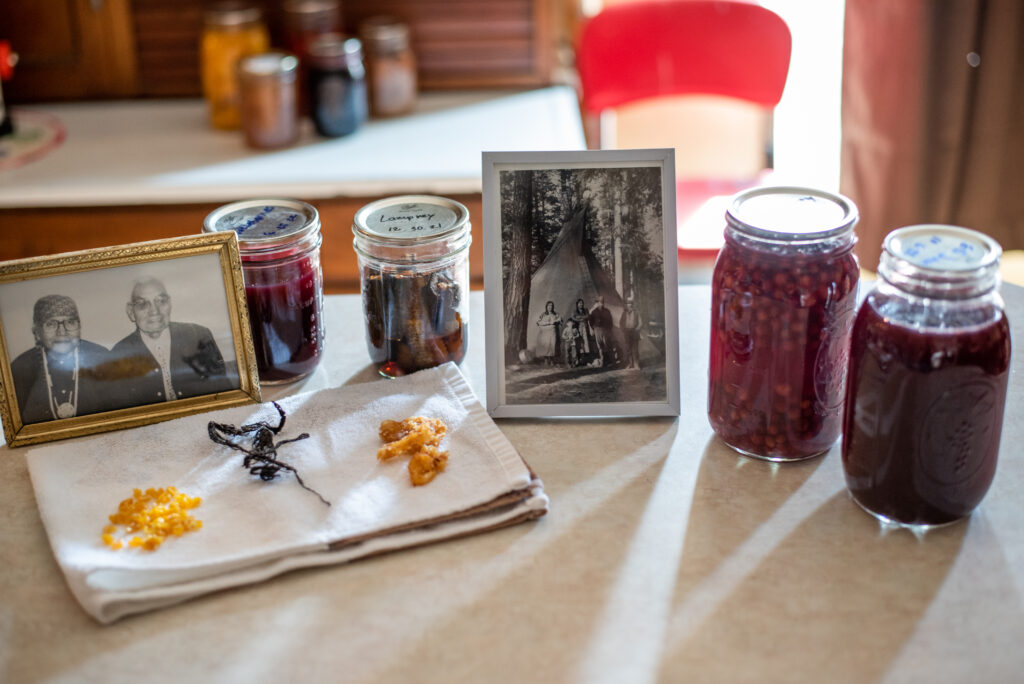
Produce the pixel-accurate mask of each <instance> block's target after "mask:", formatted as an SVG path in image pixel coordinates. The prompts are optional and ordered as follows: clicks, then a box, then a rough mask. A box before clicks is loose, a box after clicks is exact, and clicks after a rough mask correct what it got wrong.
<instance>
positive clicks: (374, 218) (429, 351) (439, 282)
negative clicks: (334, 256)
mask: <svg viewBox="0 0 1024 684" xmlns="http://www.w3.org/2000/svg"><path fill="white" fill-rule="evenodd" d="M352 232H353V233H354V235H355V238H354V240H353V242H354V246H355V251H356V255H357V257H358V260H359V269H360V282H361V286H362V302H363V312H364V314H365V318H366V344H367V348H368V350H369V352H370V359H371V360H372V361H373V363H374V364H375V365H376V366H377V370H378V372H379V373H380V374H381V375H383V376H385V377H397V376H400V375H405V374H407V373H412V372H414V371H417V370H420V369H423V368H430V367H433V366H438V365H440V364H442V363H445V362H447V361H454V362H455V363H461V362H462V359H463V358H464V357H465V354H466V344H467V342H468V325H469V318H468V317H469V243H470V241H471V240H472V236H471V234H470V222H469V210H467V209H466V207H465V206H463V205H462V204H461V203H459V202H456V201H454V200H450V199H446V198H444V197H434V196H431V195H405V196H401V197H391V198H388V199H383V200H378V201H376V202H372V203H370V204H368V205H366V206H364V207H363V208H362V209H360V210H359V211H358V212H356V215H355V221H354V223H353V226H352Z"/></svg>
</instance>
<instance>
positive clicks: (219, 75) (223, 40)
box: [199, 2, 270, 130]
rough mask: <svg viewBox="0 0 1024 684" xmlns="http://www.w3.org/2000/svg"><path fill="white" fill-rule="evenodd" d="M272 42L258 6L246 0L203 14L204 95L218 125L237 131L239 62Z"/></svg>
mask: <svg viewBox="0 0 1024 684" xmlns="http://www.w3.org/2000/svg"><path fill="white" fill-rule="evenodd" d="M269 45H270V38H269V35H268V33H267V27H266V25H265V24H264V23H263V15H262V13H261V12H260V10H259V8H257V7H254V6H252V5H249V4H246V3H243V2H221V3H217V4H215V5H212V6H211V7H210V9H208V10H207V11H206V12H205V13H204V14H203V34H202V38H201V39H200V52H199V61H200V72H201V76H202V86H203V96H204V97H205V98H206V102H207V106H208V107H209V111H210V123H211V124H212V125H213V126H214V127H215V128H221V129H226V130H237V129H238V127H239V126H240V125H241V115H240V111H239V107H240V104H239V86H238V73H237V67H238V61H239V60H240V59H241V58H243V57H246V56H248V55H254V54H258V53H260V52H265V51H266V50H267V48H268V46H269Z"/></svg>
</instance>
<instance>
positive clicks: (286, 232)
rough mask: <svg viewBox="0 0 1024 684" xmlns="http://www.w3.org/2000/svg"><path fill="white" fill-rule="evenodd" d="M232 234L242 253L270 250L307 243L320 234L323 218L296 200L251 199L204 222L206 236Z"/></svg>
mask: <svg viewBox="0 0 1024 684" xmlns="http://www.w3.org/2000/svg"><path fill="white" fill-rule="evenodd" d="M225 230H230V231H234V232H235V233H236V234H237V235H238V245H239V249H241V250H242V251H250V250H266V249H273V248H275V247H280V246H283V245H287V244H290V243H293V242H297V241H299V240H302V239H304V238H305V237H307V236H309V235H312V234H313V233H316V232H318V231H319V230H320V214H319V213H318V212H317V210H316V208H315V207H314V206H313V205H311V204H308V203H306V202H302V201H300V200H293V199H277V198H275V199H250V200H242V201H241V202H233V203H231V204H225V205H224V206H223V207H219V208H217V209H214V210H213V211H212V212H210V213H209V214H208V215H207V217H206V219H204V220H203V232H204V233H216V232H219V231H225Z"/></svg>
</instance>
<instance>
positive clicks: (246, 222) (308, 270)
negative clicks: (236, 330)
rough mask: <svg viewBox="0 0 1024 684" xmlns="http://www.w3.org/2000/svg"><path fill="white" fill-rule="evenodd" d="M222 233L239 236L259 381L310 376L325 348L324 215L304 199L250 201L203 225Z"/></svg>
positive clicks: (216, 214)
mask: <svg viewBox="0 0 1024 684" xmlns="http://www.w3.org/2000/svg"><path fill="white" fill-rule="evenodd" d="M222 230H231V231H234V232H235V233H236V234H237V235H238V251H239V254H240V255H241V260H242V276H243V279H244V281H245V300H246V303H247V305H248V309H249V325H250V327H251V328H252V341H253V347H254V349H255V352H256V366H257V369H258V370H259V376H260V382H261V383H262V384H267V385H274V384H280V383H285V382H293V381H295V380H299V379H300V378H303V377H305V376H307V375H309V374H310V373H312V372H313V370H314V369H315V368H316V366H317V364H319V363H320V358H321V357H322V356H323V348H324V319H323V297H324V295H323V274H322V272H321V270H320V243H321V240H322V238H321V234H320V215H319V213H318V212H317V210H316V209H315V208H314V207H313V206H311V205H309V204H307V203H305V202H300V201H298V200H289V199H254V200H244V201H241V202H234V203H232V204H227V205H225V206H223V207H220V208H219V209H216V210H215V211H213V212H211V213H210V214H209V215H208V216H207V217H206V219H205V221H204V222H203V231H204V232H206V233H213V232H217V231H222Z"/></svg>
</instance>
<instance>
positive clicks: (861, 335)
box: [842, 225, 1010, 527]
mask: <svg viewBox="0 0 1024 684" xmlns="http://www.w3.org/2000/svg"><path fill="white" fill-rule="evenodd" d="M1001 253H1002V249H1001V248H1000V246H999V244H998V243H996V242H995V240H993V239H991V238H990V237H988V236H986V235H983V234H981V233H978V232H976V231H973V230H970V229H967V228H960V227H957V226H942V225H920V226H909V227H906V228H900V229H899V230H895V231H893V232H892V233H890V234H889V235H888V236H887V237H886V239H885V242H884V244H883V251H882V259H881V262H880V264H879V269H878V275H879V280H878V283H877V285H876V287H875V288H874V289H873V290H872V291H871V292H870V293H869V294H868V296H867V298H866V299H865V300H864V303H863V304H862V305H861V307H860V311H859V312H858V314H857V319H856V323H855V324H854V328H853V336H852V342H851V348H850V370H849V381H848V382H849V386H848V388H847V395H846V415H845V419H844V430H843V450H842V453H843V470H844V472H845V474H846V484H847V486H848V488H849V490H850V492H851V494H852V495H853V498H854V500H855V501H856V502H857V503H858V504H860V506H861V507H862V508H864V509H865V510H867V511H868V512H869V513H871V514H873V515H874V516H876V517H877V518H879V519H880V520H882V521H884V522H891V523H896V524H900V525H905V526H909V527H928V526H933V525H941V524H944V523H949V522H953V521H955V520H958V519H960V518H963V517H965V516H967V515H968V514H970V512H971V511H972V510H973V509H974V508H975V507H976V506H977V505H978V503H979V502H980V501H981V499H982V498H983V497H984V496H985V493H986V492H987V491H988V488H989V486H990V485H991V483H992V478H993V476H994V475H995V470H996V458H997V454H998V452H999V438H1000V434H1001V432H1002V422H1003V410H1004V407H1005V404H1006V386H1007V381H1008V380H1009V365H1010V328H1009V324H1008V322H1007V319H1006V314H1005V313H1004V311H1003V302H1002V298H1001V297H1000V296H999V293H998V286H999V258H1000V255H1001Z"/></svg>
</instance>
